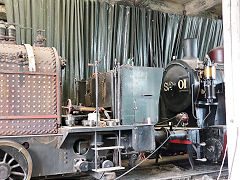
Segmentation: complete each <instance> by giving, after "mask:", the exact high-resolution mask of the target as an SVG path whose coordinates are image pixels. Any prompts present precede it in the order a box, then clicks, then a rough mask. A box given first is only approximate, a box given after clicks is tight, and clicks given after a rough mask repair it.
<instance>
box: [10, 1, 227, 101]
mask: <svg viewBox="0 0 240 180" xmlns="http://www.w3.org/2000/svg"><path fill="white" fill-rule="evenodd" d="M5 4H6V11H7V19H8V22H9V23H16V24H19V25H21V26H25V27H32V28H33V29H32V30H31V29H20V28H17V42H18V43H30V44H32V43H34V39H35V37H36V30H37V29H44V30H45V33H44V35H45V37H46V38H47V41H46V45H47V46H54V47H56V49H57V51H58V53H59V54H60V55H61V56H62V57H63V58H65V59H66V60H67V67H66V68H65V69H64V70H63V102H65V101H66V99H68V98H74V90H73V87H74V78H77V79H79V80H81V79H84V78H87V77H89V76H91V75H92V73H93V71H92V68H91V67H88V63H93V62H94V61H95V60H98V61H99V64H100V71H101V72H105V71H109V70H110V69H112V66H113V62H114V59H117V60H118V61H120V62H121V64H124V63H126V62H127V60H128V59H134V62H135V65H137V66H152V67H165V66H166V65H167V63H169V62H170V61H171V59H172V56H174V55H175V56H177V57H178V58H181V57H182V56H183V50H182V40H183V39H184V38H194V37H197V38H198V40H199V41H198V45H199V58H200V60H201V59H203V57H204V56H205V54H206V53H207V52H208V51H209V50H210V49H212V48H214V47H216V46H219V45H222V44H223V38H222V20H218V19H207V18H201V17H185V16H182V15H177V14H166V13H162V12H159V11H152V10H150V9H147V8H143V7H133V6H127V5H121V4H108V3H106V2H99V1H97V0H5Z"/></svg>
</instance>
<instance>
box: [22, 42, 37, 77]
mask: <svg viewBox="0 0 240 180" xmlns="http://www.w3.org/2000/svg"><path fill="white" fill-rule="evenodd" d="M24 46H25V48H26V51H27V55H28V62H29V65H28V69H29V71H33V72H35V71H36V60H35V57H34V52H33V48H32V46H31V45H30V44H24Z"/></svg>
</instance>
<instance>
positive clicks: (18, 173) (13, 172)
mask: <svg viewBox="0 0 240 180" xmlns="http://www.w3.org/2000/svg"><path fill="white" fill-rule="evenodd" d="M11 174H13V175H16V176H25V174H24V173H21V172H16V171H12V172H11Z"/></svg>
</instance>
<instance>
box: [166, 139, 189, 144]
mask: <svg viewBox="0 0 240 180" xmlns="http://www.w3.org/2000/svg"><path fill="white" fill-rule="evenodd" d="M170 143H175V144H192V143H191V141H189V140H180V139H174V140H170Z"/></svg>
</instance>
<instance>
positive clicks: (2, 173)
mask: <svg viewBox="0 0 240 180" xmlns="http://www.w3.org/2000/svg"><path fill="white" fill-rule="evenodd" d="M31 175H32V159H31V156H30V154H29V153H28V151H27V150H26V149H25V148H24V147H23V146H22V145H21V144H19V143H17V142H14V141H10V140H0V179H1V180H2V179H4V180H30V179H31Z"/></svg>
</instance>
